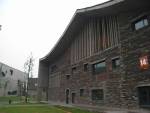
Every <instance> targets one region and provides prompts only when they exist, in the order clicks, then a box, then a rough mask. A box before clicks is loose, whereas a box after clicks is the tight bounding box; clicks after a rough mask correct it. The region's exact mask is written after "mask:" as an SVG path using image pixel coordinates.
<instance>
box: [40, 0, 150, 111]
mask: <svg viewBox="0 0 150 113" xmlns="http://www.w3.org/2000/svg"><path fill="white" fill-rule="evenodd" d="M135 1H136V0H134V1H132V2H131V1H128V0H125V1H124V2H125V4H124V2H120V3H117V5H116V6H111V5H110V6H109V7H107V8H106V9H107V10H106V9H103V10H101V8H100V9H95V10H92V12H90V11H89V12H88V11H87V12H86V11H85V12H83V13H85V15H83V16H85V18H84V19H86V21H79V20H81V19H83V18H80V17H79V16H75V17H74V18H75V19H74V21H77V20H78V21H79V23H80V25H79V24H75V25H76V26H75V25H74V26H75V28H74V29H73V28H72V29H71V28H70V29H69V28H68V30H69V31H70V32H71V33H72V32H73V33H74V35H69V36H71V37H69V36H68V37H67V35H64V37H62V39H61V40H64V39H66V40H67V39H68V42H67V43H61V47H62V50H63V51H59V50H58V49H57V46H60V45H59V43H58V45H56V47H55V48H54V50H53V52H52V53H50V54H49V55H48V56H46V57H44V58H43V59H41V60H40V63H41V65H39V81H40V84H39V87H40V88H41V89H42V88H46V91H45V96H47V99H48V100H49V101H55V102H62V103H67V104H79V105H80V104H84V105H96V106H97V105H99V106H107V107H118V108H132V109H133V108H139V107H143V106H144V107H145V106H146V107H148V106H150V96H149V94H150V67H148V66H149V63H150V32H149V31H150V27H149V25H150V8H149V5H148V4H147V2H146V1H143V2H138V1H139V0H137V2H135ZM111 2H112V1H110V2H108V4H109V3H111ZM113 2H114V1H113ZM130 2H131V3H130ZM129 3H130V4H132V3H136V7H134V5H132V6H131V5H130V4H129ZM106 4H107V3H106ZM100 6H101V5H100ZM122 6H124V7H122ZM140 6H144V8H143V7H140ZM93 8H96V6H95V7H94V6H93ZM115 8H116V9H119V10H115ZM127 8H128V9H127ZM110 9H112V10H110ZM89 10H91V8H89ZM80 11H82V10H79V14H80ZM94 11H95V12H94ZM107 11H109V12H107ZM111 11H112V12H111ZM99 12H101V13H99ZM77 14H78V12H77ZM81 15H82V14H81ZM72 22H73V21H72ZM75 23H77V22H75ZM71 25H72V24H71ZM71 25H70V26H71ZM79 26H80V27H79ZM77 28H78V29H77ZM71 30H73V31H71ZM70 38H72V40H70ZM69 41H70V42H69ZM63 44H64V45H63ZM66 44H67V45H66ZM58 48H59V47H58ZM56 50H57V51H56ZM55 52H56V53H55ZM59 52H60V53H61V54H58V53H59ZM54 53H55V54H54ZM141 58H146V59H142V61H141ZM140 63H142V65H148V66H147V68H141V67H140V66H141V64H140ZM39 91H40V90H39ZM39 98H40V99H42V98H44V97H42V96H40V95H39Z"/></svg>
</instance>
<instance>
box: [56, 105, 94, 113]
mask: <svg viewBox="0 0 150 113" xmlns="http://www.w3.org/2000/svg"><path fill="white" fill-rule="evenodd" d="M55 107H56V108H59V109H62V110H64V111H69V112H70V113H94V112H90V111H88V110H83V109H79V108H75V107H64V106H55Z"/></svg>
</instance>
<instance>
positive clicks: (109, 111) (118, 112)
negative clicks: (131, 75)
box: [48, 101, 150, 113]
mask: <svg viewBox="0 0 150 113" xmlns="http://www.w3.org/2000/svg"><path fill="white" fill-rule="evenodd" d="M48 104H50V105H61V106H66V107H79V108H81V109H88V110H90V111H98V112H104V113H150V111H149V110H145V109H138V110H137V109H135V110H129V109H118V108H110V107H100V106H90V105H76V104H65V103H60V102H50V101H49V102H48Z"/></svg>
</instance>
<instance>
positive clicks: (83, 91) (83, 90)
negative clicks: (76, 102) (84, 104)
mask: <svg viewBox="0 0 150 113" xmlns="http://www.w3.org/2000/svg"><path fill="white" fill-rule="evenodd" d="M84 93H85V89H84V88H81V89H80V97H83V96H84Z"/></svg>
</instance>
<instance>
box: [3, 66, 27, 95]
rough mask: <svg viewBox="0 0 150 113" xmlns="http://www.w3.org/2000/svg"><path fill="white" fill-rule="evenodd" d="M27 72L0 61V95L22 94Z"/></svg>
mask: <svg viewBox="0 0 150 113" xmlns="http://www.w3.org/2000/svg"><path fill="white" fill-rule="evenodd" d="M26 77H27V74H26V73H24V72H22V71H20V70H17V69H15V68H12V67H10V66H8V65H6V64H3V63H0V96H10V95H23V92H24V90H23V84H25V83H26Z"/></svg>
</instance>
